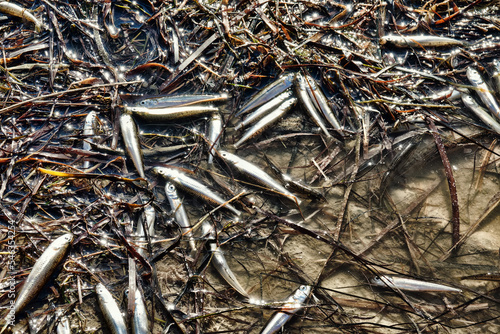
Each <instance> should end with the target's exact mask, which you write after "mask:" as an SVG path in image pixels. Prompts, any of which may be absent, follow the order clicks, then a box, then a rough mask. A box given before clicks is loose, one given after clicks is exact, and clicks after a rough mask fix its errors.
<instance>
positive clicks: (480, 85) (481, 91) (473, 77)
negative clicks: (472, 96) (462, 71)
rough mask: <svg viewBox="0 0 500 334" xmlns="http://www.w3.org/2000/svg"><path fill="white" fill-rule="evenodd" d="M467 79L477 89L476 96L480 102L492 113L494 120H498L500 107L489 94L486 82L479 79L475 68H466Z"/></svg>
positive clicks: (479, 76) (479, 75)
mask: <svg viewBox="0 0 500 334" xmlns="http://www.w3.org/2000/svg"><path fill="white" fill-rule="evenodd" d="M467 79H469V81H470V82H471V84H472V85H473V86H474V87H476V88H477V94H478V95H479V98H480V99H481V101H483V103H484V104H485V105H486V107H487V108H488V109H489V110H490V111H491V112H492V113H493V115H495V117H496V118H498V119H500V107H499V106H498V103H497V101H496V99H495V97H494V96H493V94H491V89H490V87H488V85H487V84H486V82H484V80H483V78H482V77H481V74H479V72H478V71H477V70H476V69H475V68H473V67H471V66H469V67H468V68H467Z"/></svg>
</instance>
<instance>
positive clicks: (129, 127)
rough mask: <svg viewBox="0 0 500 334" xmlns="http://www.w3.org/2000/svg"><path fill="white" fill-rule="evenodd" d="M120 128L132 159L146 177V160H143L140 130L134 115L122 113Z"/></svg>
mask: <svg viewBox="0 0 500 334" xmlns="http://www.w3.org/2000/svg"><path fill="white" fill-rule="evenodd" d="M120 130H121V132H122V137H123V142H124V144H125V149H126V150H127V154H128V156H129V157H130V158H131V159H132V162H133V163H134V166H135V169H137V172H138V173H139V175H140V177H142V178H145V175H144V161H143V160H142V150H141V144H140V143H139V132H138V130H137V125H136V124H135V121H134V119H133V118H132V116H130V115H129V114H121V116H120Z"/></svg>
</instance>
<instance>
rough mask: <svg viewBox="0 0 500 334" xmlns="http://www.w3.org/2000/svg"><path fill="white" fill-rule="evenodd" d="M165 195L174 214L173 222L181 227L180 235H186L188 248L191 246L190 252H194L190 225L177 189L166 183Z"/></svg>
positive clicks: (194, 244) (194, 246)
mask: <svg viewBox="0 0 500 334" xmlns="http://www.w3.org/2000/svg"><path fill="white" fill-rule="evenodd" d="M165 193H166V194H167V199H168V203H169V204H170V208H171V209H172V211H173V212H174V217H175V221H176V222H177V224H179V226H180V227H181V230H182V233H183V234H184V233H186V237H188V238H189V246H191V249H192V251H193V252H196V243H195V242H194V240H193V233H192V232H191V231H190V229H191V223H190V222H189V217H188V215H187V212H186V209H185V208H184V205H183V204H182V201H181V199H180V198H179V195H177V189H176V188H175V186H174V185H173V184H172V183H170V182H167V184H166V185H165Z"/></svg>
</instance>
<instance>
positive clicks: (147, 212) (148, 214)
mask: <svg viewBox="0 0 500 334" xmlns="http://www.w3.org/2000/svg"><path fill="white" fill-rule="evenodd" d="M143 219H145V222H146V225H147V227H148V235H149V236H150V237H151V236H154V235H155V220H156V211H155V209H154V207H153V206H151V205H148V206H146V207H145V208H144V212H143V215H142V217H141V219H140V220H139V223H138V224H137V229H136V231H135V233H136V234H137V236H138V237H139V241H140V242H143V243H145V242H146V241H147V238H146V230H144V225H143ZM137 252H138V253H139V254H141V255H142V256H143V257H146V256H147V254H146V249H145V248H144V247H140V248H139V249H138V250H137Z"/></svg>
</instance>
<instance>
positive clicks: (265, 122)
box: [234, 97, 297, 148]
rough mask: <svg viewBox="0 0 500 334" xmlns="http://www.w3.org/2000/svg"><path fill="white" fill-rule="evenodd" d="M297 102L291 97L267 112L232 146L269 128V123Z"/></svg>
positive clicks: (273, 121)
mask: <svg viewBox="0 0 500 334" xmlns="http://www.w3.org/2000/svg"><path fill="white" fill-rule="evenodd" d="M295 103H297V99H296V98H294V97H292V98H289V99H288V100H286V101H285V102H283V103H282V104H281V105H280V106H279V107H278V108H276V109H275V110H274V111H273V112H271V113H269V114H267V115H266V116H265V117H263V118H262V119H261V120H260V121H258V122H257V123H255V124H254V126H252V127H251V128H250V129H248V130H247V132H245V133H244V134H243V136H241V138H240V140H238V141H237V142H236V143H235V144H234V147H235V148H238V147H239V146H241V144H243V143H244V142H245V141H247V140H248V139H251V138H254V137H256V136H257V135H259V134H261V133H262V132H263V131H264V130H266V129H267V128H269V127H270V126H271V125H273V124H274V123H276V122H277V121H279V120H280V119H281V118H282V117H283V115H285V114H286V113H287V112H288V111H289V110H290V109H292V107H293V106H294V105H295Z"/></svg>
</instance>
